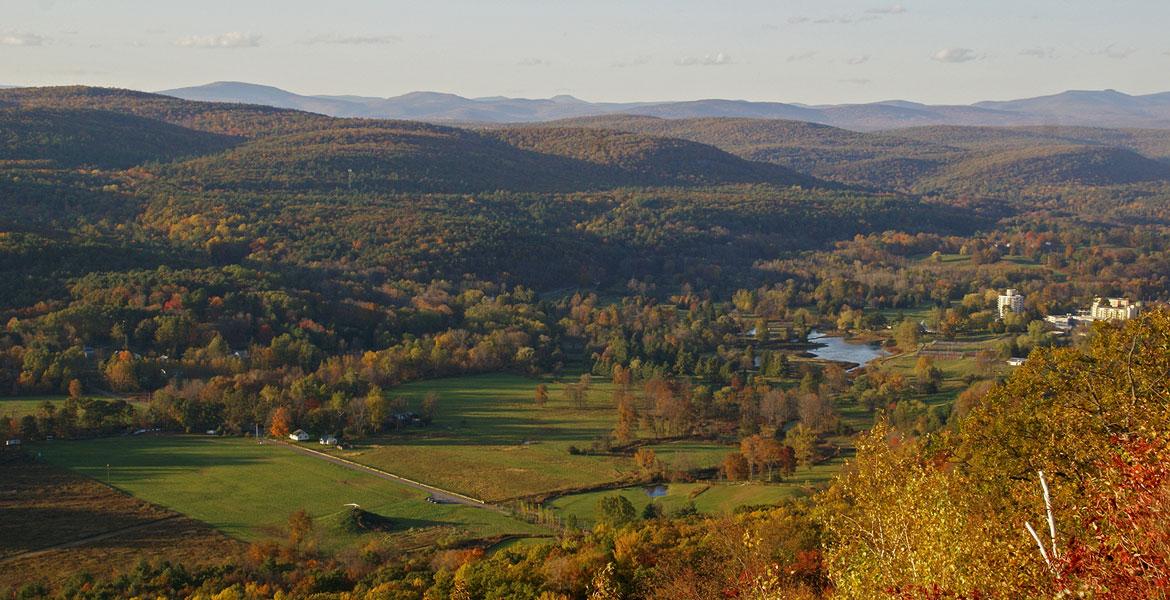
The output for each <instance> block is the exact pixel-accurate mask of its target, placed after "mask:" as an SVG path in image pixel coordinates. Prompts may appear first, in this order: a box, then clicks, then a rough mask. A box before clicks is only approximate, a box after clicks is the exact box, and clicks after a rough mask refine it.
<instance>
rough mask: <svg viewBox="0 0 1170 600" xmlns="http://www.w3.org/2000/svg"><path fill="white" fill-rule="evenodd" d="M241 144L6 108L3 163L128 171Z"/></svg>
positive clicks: (120, 119) (91, 115) (118, 117)
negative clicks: (37, 162) (41, 162)
mask: <svg viewBox="0 0 1170 600" xmlns="http://www.w3.org/2000/svg"><path fill="white" fill-rule="evenodd" d="M241 141H242V140H241V139H240V138H235V137H229V136H225V135H219V134H213V133H207V132H202V131H195V130H191V129H187V128H185V127H179V126H176V125H171V124H169V123H164V122H161V121H156V120H153V119H146V118H142V117H136V116H132V115H126V114H119V113H115V112H109V111H101V110H90V109H73V108H0V160H3V159H20V160H49V161H53V162H54V163H55V164H57V165H59V166H66V167H79V166H93V167H102V168H125V167H129V166H132V165H136V164H140V163H143V162H148V161H167V160H172V159H175V158H179V157H184V156H192V155H198V154H210V153H216V152H220V151H223V150H226V149H228V148H231V147H233V146H235V145H237V144H239V143H240V142H241Z"/></svg>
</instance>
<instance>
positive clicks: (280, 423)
mask: <svg viewBox="0 0 1170 600" xmlns="http://www.w3.org/2000/svg"><path fill="white" fill-rule="evenodd" d="M292 423H293V420H292V412H291V411H289V409H288V407H287V406H281V407H280V408H277V409H276V411H275V412H273V413H272V421H271V424H270V425H269V426H268V434H269V435H271V436H272V437H275V438H286V437H288V435H289V433H292Z"/></svg>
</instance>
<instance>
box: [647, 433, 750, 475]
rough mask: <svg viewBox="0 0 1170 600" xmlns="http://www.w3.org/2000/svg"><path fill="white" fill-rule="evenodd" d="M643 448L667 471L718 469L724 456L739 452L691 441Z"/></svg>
mask: <svg viewBox="0 0 1170 600" xmlns="http://www.w3.org/2000/svg"><path fill="white" fill-rule="evenodd" d="M643 447H644V448H647V449H649V450H653V451H654V453H655V454H656V455H657V456H658V460H660V461H662V463H663V464H664V465H665V467H666V469H667V470H668V471H673V470H680V471H689V470H691V469H710V468H713V467H718V466H720V465H722V464H723V458H724V457H725V456H727V455H728V454H731V453H733V452H739V448H738V447H736V446H730V445H726V444H717V443H715V442H699V441H691V440H685V441H681V442H666V443H663V444H653V445H649V446H643Z"/></svg>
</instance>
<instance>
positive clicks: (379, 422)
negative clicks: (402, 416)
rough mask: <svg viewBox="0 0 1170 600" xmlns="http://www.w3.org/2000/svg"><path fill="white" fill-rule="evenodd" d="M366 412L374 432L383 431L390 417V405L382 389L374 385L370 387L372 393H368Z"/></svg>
mask: <svg viewBox="0 0 1170 600" xmlns="http://www.w3.org/2000/svg"><path fill="white" fill-rule="evenodd" d="M366 411H367V414H368V415H369V419H370V426H372V427H373V428H374V431H381V429H382V427H383V426H385V424H386V418H387V417H389V416H390V403H389V402H388V401H387V400H386V394H384V393H383V392H382V388H380V387H378V386H376V385H374V386H370V391H369V392H367V393H366Z"/></svg>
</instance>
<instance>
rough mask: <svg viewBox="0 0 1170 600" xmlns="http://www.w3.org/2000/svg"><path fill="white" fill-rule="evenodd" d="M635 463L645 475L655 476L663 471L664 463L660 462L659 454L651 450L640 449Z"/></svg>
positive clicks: (636, 453) (636, 454) (635, 457)
mask: <svg viewBox="0 0 1170 600" xmlns="http://www.w3.org/2000/svg"><path fill="white" fill-rule="evenodd" d="M634 462H635V463H637V464H638V467H639V468H641V469H642V474H643V475H647V476H650V475H654V474H655V473H657V472H659V471H661V470H662V463H661V462H659V460H658V454H657V453H656V452H654V451H653V450H651V449H649V448H639V449H638V451H637V452H635V453H634Z"/></svg>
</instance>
